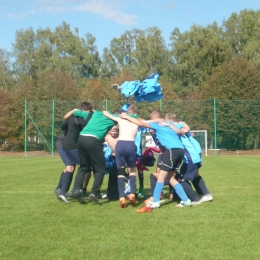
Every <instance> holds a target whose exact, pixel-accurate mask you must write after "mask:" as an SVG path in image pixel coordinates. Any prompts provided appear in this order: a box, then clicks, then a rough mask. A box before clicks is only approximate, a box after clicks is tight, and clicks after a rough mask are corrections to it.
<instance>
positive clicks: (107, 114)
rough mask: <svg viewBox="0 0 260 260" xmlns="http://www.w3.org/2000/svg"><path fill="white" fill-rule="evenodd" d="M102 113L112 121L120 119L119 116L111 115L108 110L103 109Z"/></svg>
mask: <svg viewBox="0 0 260 260" xmlns="http://www.w3.org/2000/svg"><path fill="white" fill-rule="evenodd" d="M102 113H103V115H104V116H106V117H108V118H110V119H112V120H113V121H116V122H118V120H119V119H120V118H119V117H116V116H113V115H111V114H110V113H109V112H107V111H105V110H104V111H102Z"/></svg>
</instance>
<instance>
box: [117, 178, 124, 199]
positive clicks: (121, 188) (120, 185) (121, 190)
mask: <svg viewBox="0 0 260 260" xmlns="http://www.w3.org/2000/svg"><path fill="white" fill-rule="evenodd" d="M117 184H118V192H119V198H121V197H125V178H123V177H120V178H117Z"/></svg>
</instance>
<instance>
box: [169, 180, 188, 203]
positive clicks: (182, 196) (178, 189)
mask: <svg viewBox="0 0 260 260" xmlns="http://www.w3.org/2000/svg"><path fill="white" fill-rule="evenodd" d="M173 188H174V189H175V191H176V193H177V194H178V196H179V197H180V199H181V200H182V201H187V200H188V199H189V198H188V197H187V195H186V193H185V191H184V189H183V188H182V186H181V184H180V183H177V184H176V185H175V186H174V187H173Z"/></svg>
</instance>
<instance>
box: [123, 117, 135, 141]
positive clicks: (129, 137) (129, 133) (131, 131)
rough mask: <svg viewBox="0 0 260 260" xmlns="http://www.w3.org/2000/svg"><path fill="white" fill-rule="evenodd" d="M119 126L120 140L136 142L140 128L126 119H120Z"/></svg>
mask: <svg viewBox="0 0 260 260" xmlns="http://www.w3.org/2000/svg"><path fill="white" fill-rule="evenodd" d="M118 124H119V129H120V131H119V138H118V140H125V141H134V139H135V136H136V133H137V131H138V126H137V125H135V124H133V123H131V122H129V121H128V120H125V119H119V120H118Z"/></svg>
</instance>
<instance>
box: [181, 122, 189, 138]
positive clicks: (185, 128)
mask: <svg viewBox="0 0 260 260" xmlns="http://www.w3.org/2000/svg"><path fill="white" fill-rule="evenodd" d="M180 124H182V125H183V127H182V128H181V129H180V134H181V135H185V134H187V133H188V132H189V131H190V127H189V126H188V125H187V124H186V123H185V122H180Z"/></svg>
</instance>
